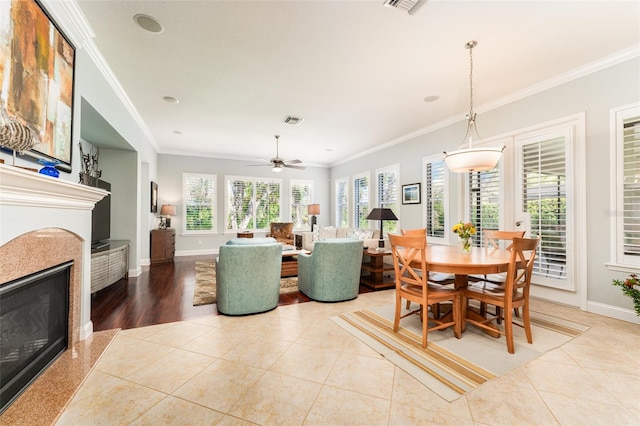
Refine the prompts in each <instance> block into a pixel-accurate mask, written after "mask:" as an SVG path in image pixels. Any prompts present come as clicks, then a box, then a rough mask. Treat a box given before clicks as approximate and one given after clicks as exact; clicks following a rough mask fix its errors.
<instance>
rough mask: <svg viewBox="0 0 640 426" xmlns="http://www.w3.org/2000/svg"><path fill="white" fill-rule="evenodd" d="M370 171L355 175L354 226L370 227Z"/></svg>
mask: <svg viewBox="0 0 640 426" xmlns="http://www.w3.org/2000/svg"><path fill="white" fill-rule="evenodd" d="M368 215H369V173H363V174H360V175H357V176H354V177H353V227H354V228H368V227H369V223H368V221H367V216H368Z"/></svg>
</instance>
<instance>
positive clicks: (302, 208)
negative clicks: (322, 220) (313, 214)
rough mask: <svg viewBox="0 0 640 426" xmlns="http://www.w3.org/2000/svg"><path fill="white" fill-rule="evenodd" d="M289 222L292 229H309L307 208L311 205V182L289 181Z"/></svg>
mask: <svg viewBox="0 0 640 426" xmlns="http://www.w3.org/2000/svg"><path fill="white" fill-rule="evenodd" d="M289 199H290V200H291V222H293V228H294V229H301V228H307V227H310V223H311V222H310V219H309V213H308V211H307V206H308V205H309V204H313V182H307V181H300V180H292V181H291V194H290V196H289Z"/></svg>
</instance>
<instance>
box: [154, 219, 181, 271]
mask: <svg viewBox="0 0 640 426" xmlns="http://www.w3.org/2000/svg"><path fill="white" fill-rule="evenodd" d="M175 251H176V231H175V229H173V228H165V229H153V230H152V231H151V264H152V265H155V264H157V263H165V262H173V256H174V254H175Z"/></svg>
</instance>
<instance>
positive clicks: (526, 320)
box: [522, 301, 533, 343]
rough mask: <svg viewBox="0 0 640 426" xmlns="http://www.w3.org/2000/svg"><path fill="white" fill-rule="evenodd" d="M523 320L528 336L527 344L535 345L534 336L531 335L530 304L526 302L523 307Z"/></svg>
mask: <svg viewBox="0 0 640 426" xmlns="http://www.w3.org/2000/svg"><path fill="white" fill-rule="evenodd" d="M522 319H523V324H524V332H525V334H526V335H527V342H528V343H533V336H532V335H531V320H530V318H529V303H527V302H526V301H525V304H524V306H523V307H522Z"/></svg>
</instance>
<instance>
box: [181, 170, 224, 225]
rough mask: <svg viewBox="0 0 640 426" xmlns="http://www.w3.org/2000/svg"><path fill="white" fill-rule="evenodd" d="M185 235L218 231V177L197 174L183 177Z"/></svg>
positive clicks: (184, 174)
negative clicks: (216, 214)
mask: <svg viewBox="0 0 640 426" xmlns="http://www.w3.org/2000/svg"><path fill="white" fill-rule="evenodd" d="M182 184H183V190H182V192H183V194H184V200H185V201H184V210H183V215H184V217H185V221H184V225H183V230H184V232H185V233H205V232H215V231H216V216H215V213H216V176H215V175H206V174H196V173H183V175H182Z"/></svg>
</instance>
